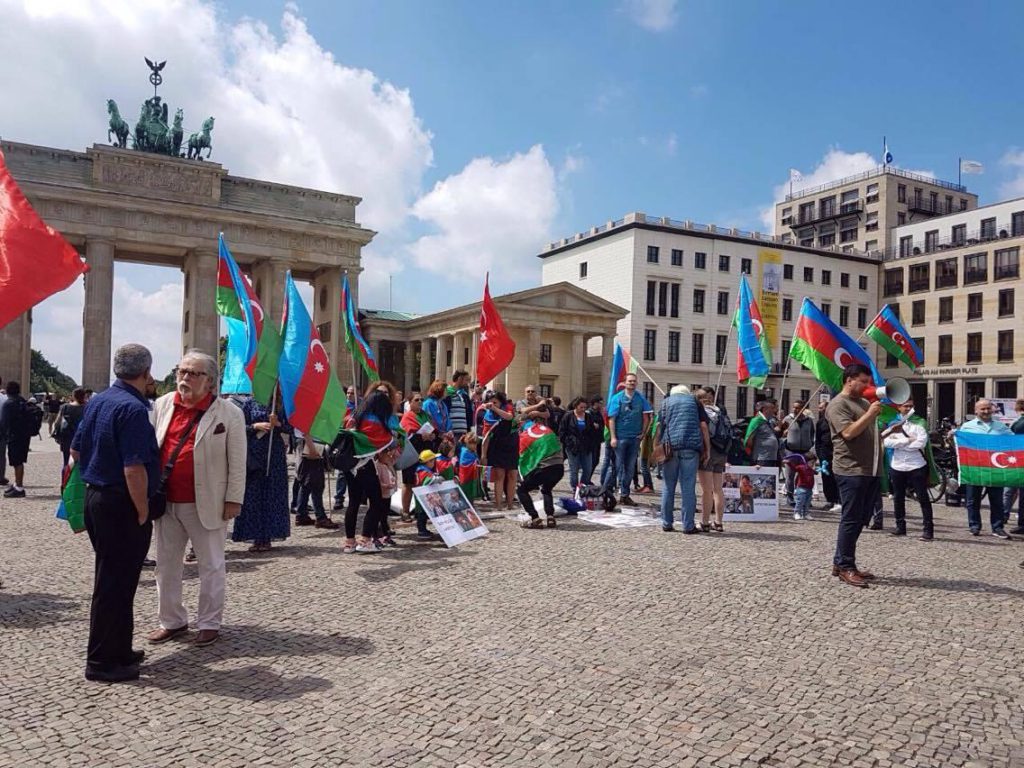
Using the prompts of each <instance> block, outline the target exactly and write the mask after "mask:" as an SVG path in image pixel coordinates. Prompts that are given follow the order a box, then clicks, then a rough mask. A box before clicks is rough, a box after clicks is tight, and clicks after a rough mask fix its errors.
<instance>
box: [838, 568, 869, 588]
mask: <svg viewBox="0 0 1024 768" xmlns="http://www.w3.org/2000/svg"><path fill="white" fill-rule="evenodd" d="M835 571H836V576H838V577H839V580H840V581H845V582H846V583H847V584H849V585H850V586H851V587H864V588H867V586H868V583H867V582H866V581H865V580H864V579H862V578H861V576H860V574H859V573H857V572H856V571H855V570H853V569H852V568H836V569H835Z"/></svg>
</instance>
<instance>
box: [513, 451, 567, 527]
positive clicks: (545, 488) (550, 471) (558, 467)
mask: <svg viewBox="0 0 1024 768" xmlns="http://www.w3.org/2000/svg"><path fill="white" fill-rule="evenodd" d="M564 474H565V466H564V465H562V464H554V465H552V466H550V467H541V468H539V469H535V470H533V472H531V473H530V474H528V475H527V476H526V477H524V478H523V479H522V480H521V481H520V483H519V487H518V488H517V489H516V497H517V498H518V499H519V503H520V504H522V505H523V509H525V510H526V512H527V513H528V514H529V515H530V517H532V518H534V519H536V518H537V517H538V515H537V509H536V507H534V506H533V499H531V498H530V491H535V490H537V489H538V488H540V495H541V496H542V497H543V498H544V514H545V515H547V516H548V517H554V516H555V498H554V496H552V495H551V491H552V490H553V489H554V487H555V486H556V485H558V481H559V480H561V479H562V475H564Z"/></svg>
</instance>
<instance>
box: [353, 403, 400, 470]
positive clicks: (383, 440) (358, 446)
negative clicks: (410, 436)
mask: <svg viewBox="0 0 1024 768" xmlns="http://www.w3.org/2000/svg"><path fill="white" fill-rule="evenodd" d="M341 431H342V432H347V433H348V434H350V435H351V436H352V447H353V453H354V455H355V457H356V458H357V459H364V458H367V457H370V456H376V455H377V454H378V453H380V452H381V451H383V450H384V449H385V448H388V447H389V446H391V445H392V444H393V443H396V442H397V443H398V446H399V447H403V446H404V445H405V440H406V434H405V430H404V429H402V428H401V427H400V426H399V424H398V417H397V416H395V415H392V416H391V417H390V419H389V421H388V423H387V424H384V423H382V422H381V420H380V419H378V418H377V417H376V416H374V415H373V414H372V413H368V414H366V415H365V416H363V420H362V421H361V422H360V423H359V426H358V427H357V426H356V423H355V420H354V419H353V418H351V416H350V417H349V418H348V419H346V420H345V428H344V429H343V430H341Z"/></svg>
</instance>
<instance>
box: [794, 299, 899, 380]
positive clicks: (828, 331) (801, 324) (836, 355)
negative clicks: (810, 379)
mask: <svg viewBox="0 0 1024 768" xmlns="http://www.w3.org/2000/svg"><path fill="white" fill-rule="evenodd" d="M789 354H790V356H791V357H792V358H793V359H794V360H796V361H797V362H799V363H803V364H804V365H805V366H807V368H808V369H809V370H810V371H811V373H813V374H814V378H816V379H817V380H818V381H820V382H821V383H822V384H824V385H825V386H826V387H829V388H830V389H832V390H833V391H835V392H838V391H839V390H841V389H842V388H843V368H845V367H846V366H848V365H850V364H851V363H862V364H864V365H866V366H867V367H868V369H869V370H870V371H871V378H872V379H873V380H874V382H875V384H876V385H878V386H881V385H882V384H884V383H885V380H884V379H883V378H882V377H881V375H880V374H879V373H878V369H877V368H875V364H874V362H873V361H872V360H871V356H870V355H869V354H868V353H867V352H866V351H865V350H864V347H862V346H861V345H860V344H858V343H857V342H856V341H854V340H853V339H851V338H850V337H849V336H848V335H847V333H846V331H844V330H843V329H842V328H840V327H839V326H838V325H836V324H835V323H833V322H832V320H831V319H830V318H829V317H828V315H826V314H825V313H824V312H822V311H821V310H820V309H818V308H817V307H816V306H815V305H814V302H813V301H811V300H810V299H808V298H805V299H804V303H803V306H801V307H800V317H799V318H798V319H797V322H796V332H795V333H794V334H793V345H792V346H791V347H790V350H789Z"/></svg>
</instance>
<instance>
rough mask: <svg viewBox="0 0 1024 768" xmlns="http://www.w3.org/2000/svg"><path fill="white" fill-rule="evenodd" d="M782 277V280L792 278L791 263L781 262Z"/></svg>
mask: <svg viewBox="0 0 1024 768" xmlns="http://www.w3.org/2000/svg"><path fill="white" fill-rule="evenodd" d="M782 279H783V280H792V279H793V265H792V264H783V265H782Z"/></svg>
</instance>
